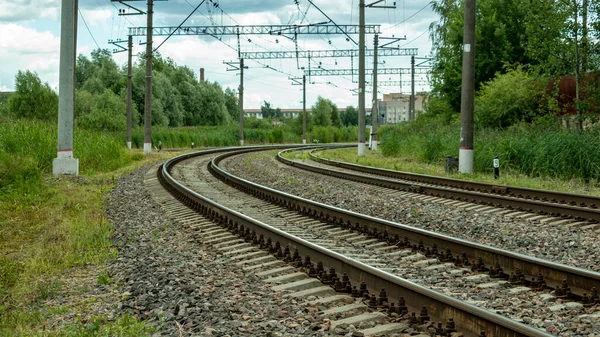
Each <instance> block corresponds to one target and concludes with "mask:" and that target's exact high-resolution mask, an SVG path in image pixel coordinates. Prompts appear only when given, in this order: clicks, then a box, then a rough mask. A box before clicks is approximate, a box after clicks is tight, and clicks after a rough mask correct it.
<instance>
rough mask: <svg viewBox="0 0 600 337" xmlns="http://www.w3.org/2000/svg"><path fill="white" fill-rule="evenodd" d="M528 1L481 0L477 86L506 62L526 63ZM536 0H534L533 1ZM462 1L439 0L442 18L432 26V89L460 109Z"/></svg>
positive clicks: (435, 4)
mask: <svg viewBox="0 0 600 337" xmlns="http://www.w3.org/2000/svg"><path fill="white" fill-rule="evenodd" d="M527 1H529V0H479V1H478V2H477V16H476V41H477V42H476V44H475V88H476V90H478V89H479V86H480V84H481V83H484V82H487V81H489V80H490V79H492V78H493V77H494V76H495V74H496V73H497V72H502V71H503V67H504V64H506V63H508V64H515V63H520V64H527V63H529V62H530V59H529V57H528V56H527V54H526V52H525V45H526V43H527V35H525V34H523V32H524V31H525V29H526V27H525V18H526V17H527V15H528V12H529V11H530V8H529V7H527V6H526V2H527ZM531 1H533V0H531ZM463 6H464V5H463V1H461V0H437V1H434V2H433V3H432V8H433V10H434V12H436V13H437V14H438V15H439V16H440V20H439V21H437V22H434V23H432V24H431V25H430V34H431V38H432V40H433V53H434V61H433V69H432V72H433V91H434V92H435V93H437V94H440V95H441V96H443V97H445V98H446V99H448V102H449V103H450V105H451V107H452V109H453V110H455V111H459V110H460V94H461V93H460V90H461V89H460V88H461V79H462V43H463V11H464V9H463Z"/></svg>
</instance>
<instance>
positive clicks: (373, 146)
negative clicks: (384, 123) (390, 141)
mask: <svg viewBox="0 0 600 337" xmlns="http://www.w3.org/2000/svg"><path fill="white" fill-rule="evenodd" d="M371 150H373V151H377V141H376V140H373V141H371Z"/></svg>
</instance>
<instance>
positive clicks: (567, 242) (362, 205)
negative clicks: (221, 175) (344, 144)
mask: <svg viewBox="0 0 600 337" xmlns="http://www.w3.org/2000/svg"><path fill="white" fill-rule="evenodd" d="M276 153H277V152H276V151H271V152H263V153H258V154H250V155H246V156H243V157H240V156H238V157H234V158H230V159H227V160H225V161H223V162H222V166H223V167H224V168H226V169H227V170H228V171H229V172H231V173H232V174H235V175H238V176H240V177H242V178H245V179H248V180H251V181H254V182H256V183H258V184H262V185H265V186H269V187H272V188H275V189H278V190H281V191H285V192H288V193H291V194H295V195H298V196H301V197H304V198H307V199H312V200H315V201H319V202H322V203H326V204H330V205H334V206H338V207H341V208H345V209H349V210H352V211H355V212H359V213H363V214H368V215H371V216H375V217H379V218H382V219H386V220H391V221H395V222H399V223H403V224H406V225H411V226H415V227H419V228H423V229H426V230H430V231H434V232H438V233H443V234H448V235H452V236H455V237H459V238H462V239H466V240H469V241H475V242H479V243H482V244H487V245H490V246H494V247H498V248H502V249H506V250H511V251H516V252H519V253H522V254H526V255H530V256H535V257H539V258H543V259H547V260H551V261H555V262H559V263H564V264H567V265H572V266H577V267H580V268H584V269H589V270H593V271H599V272H600V263H598V261H599V260H600V240H599V239H598V236H599V234H598V233H596V232H594V231H593V230H583V229H566V228H561V227H556V226H546V227H543V226H539V225H535V224H532V223H531V222H527V221H523V220H519V219H515V218H508V217H505V216H497V215H492V214H478V213H473V212H468V211H464V210H462V209H456V208H453V207H450V206H444V205H440V204H436V203H428V202H423V201H418V200H414V199H412V198H403V197H398V196H393V195H392V196H390V195H388V194H387V193H385V192H383V191H384V190H381V189H377V188H374V187H372V186H369V185H364V184H360V185H358V186H361V188H357V185H356V184H355V183H352V182H349V181H344V180H341V179H338V178H333V177H327V176H323V175H317V174H315V173H310V172H308V171H304V170H300V169H297V168H294V167H291V166H287V165H284V164H282V163H280V162H278V161H277V160H276V159H275V155H276ZM310 163H312V162H310ZM387 191H389V190H387Z"/></svg>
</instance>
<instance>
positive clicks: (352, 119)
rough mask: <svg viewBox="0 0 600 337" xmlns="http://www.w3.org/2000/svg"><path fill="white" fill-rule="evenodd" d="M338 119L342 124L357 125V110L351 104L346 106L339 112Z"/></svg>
mask: <svg viewBox="0 0 600 337" xmlns="http://www.w3.org/2000/svg"><path fill="white" fill-rule="evenodd" d="M340 119H341V121H342V124H344V126H352V125H358V110H356V108H354V107H353V106H351V105H350V106H347V107H346V111H344V112H341V113H340Z"/></svg>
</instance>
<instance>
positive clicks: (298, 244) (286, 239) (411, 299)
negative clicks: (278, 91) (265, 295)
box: [158, 148, 551, 337]
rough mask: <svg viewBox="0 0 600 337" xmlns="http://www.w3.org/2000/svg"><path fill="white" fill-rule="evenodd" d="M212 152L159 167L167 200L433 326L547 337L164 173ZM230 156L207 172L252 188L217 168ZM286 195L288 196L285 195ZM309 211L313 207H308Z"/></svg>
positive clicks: (475, 334) (492, 333)
mask: <svg viewBox="0 0 600 337" xmlns="http://www.w3.org/2000/svg"><path fill="white" fill-rule="evenodd" d="M255 150H257V148H254V149H243V150H241V151H236V152H235V153H234V154H239V153H244V152H249V151H255ZM214 152H219V151H218V150H212V152H207V151H203V152H197V153H194V154H185V155H181V156H178V157H175V158H173V159H170V160H168V161H166V162H165V163H164V164H163V165H162V166H161V167H160V168H159V171H158V179H159V181H160V182H161V184H162V185H163V186H164V187H165V188H166V189H167V190H169V191H170V192H171V193H172V194H173V195H175V196H176V197H177V198H178V199H179V200H181V201H182V202H183V203H185V204H186V205H188V206H189V207H190V208H192V209H195V210H196V211H198V212H199V213H202V214H203V215H204V216H207V217H209V218H211V219H213V220H215V221H218V222H220V223H221V224H223V225H224V226H227V227H229V228H230V229H235V230H237V231H242V232H245V233H249V232H250V231H252V233H254V235H253V238H256V236H257V235H262V236H263V237H265V238H271V239H272V241H273V242H276V241H279V242H280V243H281V245H282V247H286V246H288V247H290V249H297V250H298V252H299V253H300V254H301V255H302V257H303V258H304V257H306V256H309V257H310V259H311V260H312V261H322V262H323V263H325V264H329V265H331V266H333V267H334V268H335V269H336V270H340V271H342V272H345V273H347V274H348V276H349V278H350V280H351V282H353V283H355V284H357V283H358V282H360V281H365V282H366V283H367V287H368V289H369V292H372V293H374V292H377V291H379V290H380V289H381V288H385V289H386V290H387V294H388V297H390V298H391V299H393V300H396V301H397V300H398V299H399V298H400V297H404V298H405V299H406V301H407V305H408V306H409V308H410V309H411V310H412V311H415V310H416V309H418V308H420V306H421V305H422V304H423V303H427V304H428V309H429V314H430V316H432V319H435V320H436V321H438V322H439V321H443V320H447V319H449V318H454V320H455V321H456V322H457V326H458V328H459V330H460V331H464V332H468V333H467V335H468V336H477V335H478V333H479V332H480V331H484V332H486V334H487V335H489V336H499V337H501V336H531V337H533V336H535V337H537V336H540V337H542V336H545V337H548V336H551V335H549V334H547V333H545V332H542V331H540V330H537V329H534V328H532V327H529V326H527V325H524V324H521V323H518V322H515V321H513V320H510V319H508V318H506V317H503V316H500V315H498V314H495V313H492V312H490V311H487V310H483V309H480V308H478V307H475V306H473V305H471V304H468V303H465V302H462V301H459V300H456V299H454V298H452V297H448V296H446V295H443V294H441V293H438V292H436V291H433V290H430V289H427V288H424V287H422V286H420V285H417V284H414V283H412V282H409V281H406V280H404V279H401V278H399V277H397V276H394V275H392V274H389V273H386V272H384V271H381V270H378V269H376V268H373V267H371V266H369V265H366V264H363V263H361V262H358V261H356V260H354V259H351V258H348V257H346V256H344V255H341V254H339V253H336V252H333V251H331V250H328V249H325V248H323V247H321V246H318V245H315V244H313V243H311V242H308V241H305V240H302V239H300V238H298V237H296V236H294V235H291V234H289V233H286V232H283V231H281V230H278V229H276V228H274V227H271V226H269V225H268V224H265V223H262V222H259V221H257V220H254V219H252V218H250V217H248V216H246V215H244V214H242V213H239V212H236V211H234V210H231V209H229V208H227V207H224V206H222V205H220V204H217V203H215V202H213V201H212V200H209V199H207V198H205V197H204V196H202V195H200V194H198V193H196V192H194V191H192V190H190V189H188V188H187V187H185V186H184V185H182V184H181V183H179V182H178V181H176V180H175V179H174V178H173V177H172V176H171V174H170V170H171V169H172V167H173V166H174V165H176V164H177V163H178V162H180V161H182V160H185V159H188V158H192V157H193V156H198V155H203V154H207V153H214ZM230 155H232V154H231V153H226V154H225V155H221V156H219V157H217V158H215V159H213V160H212V162H211V164H210V168H211V170H213V171H214V172H215V173H216V174H218V175H219V176H221V177H222V178H223V179H224V180H225V181H226V182H229V183H232V182H237V183H239V182H241V183H244V184H246V183H249V184H252V183H250V182H248V181H245V180H243V179H239V178H237V177H234V176H232V175H230V174H229V173H227V172H225V171H223V170H222V169H221V168H219V167H218V165H217V164H218V162H219V161H220V160H222V159H223V158H226V157H228V156H230ZM248 186H250V185H248ZM269 190H270V189H269ZM271 191H273V190H271ZM257 193H263V192H258V190H257ZM269 195H271V193H269ZM265 196H266V194H265ZM287 196H288V197H289V195H287ZM277 198H281V199H275V198H274V199H273V200H274V201H275V200H277V201H278V202H279V203H286V202H287V201H284V199H283V195H281V196H279V197H277ZM298 201H299V200H298ZM311 207H314V205H313V206H311Z"/></svg>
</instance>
